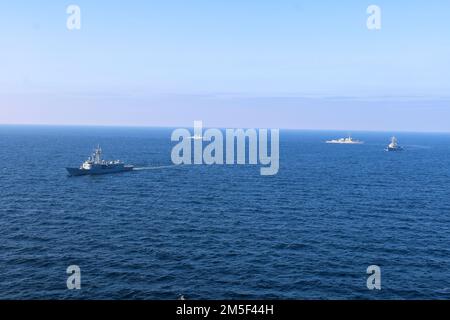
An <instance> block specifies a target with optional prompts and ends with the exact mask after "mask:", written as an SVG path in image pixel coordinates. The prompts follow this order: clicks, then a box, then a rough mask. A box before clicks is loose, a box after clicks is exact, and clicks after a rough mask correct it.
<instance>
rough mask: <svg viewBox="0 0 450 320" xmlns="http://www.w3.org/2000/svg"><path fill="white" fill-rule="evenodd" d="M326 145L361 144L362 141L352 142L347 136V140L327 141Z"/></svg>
mask: <svg viewBox="0 0 450 320" xmlns="http://www.w3.org/2000/svg"><path fill="white" fill-rule="evenodd" d="M326 143H334V144H363V143H364V142H363V141H360V140H353V138H352V137H351V136H350V135H349V136H348V137H347V138H340V139H334V140H328V141H327V142H326Z"/></svg>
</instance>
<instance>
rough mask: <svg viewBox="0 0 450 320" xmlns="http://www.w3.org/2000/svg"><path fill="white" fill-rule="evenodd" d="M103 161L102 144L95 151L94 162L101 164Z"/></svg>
mask: <svg viewBox="0 0 450 320" xmlns="http://www.w3.org/2000/svg"><path fill="white" fill-rule="evenodd" d="M101 162H102V149H100V146H97V149H95V151H94V163H95V164H99V163H101Z"/></svg>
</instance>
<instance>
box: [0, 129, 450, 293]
mask: <svg viewBox="0 0 450 320" xmlns="http://www.w3.org/2000/svg"><path fill="white" fill-rule="evenodd" d="M170 134H171V130H170V129H146V128H96V127H33V126H0V298H1V299H177V298H179V297H180V296H181V295H183V296H185V297H186V298H187V299H201V298H203V299H272V298H273V299H422V298H423V299H444V298H450V241H449V240H450V230H449V227H450V197H449V190H450V171H449V170H450V157H449V155H450V135H445V134H412V133H402V134H398V135H397V137H398V138H399V141H400V143H401V144H402V145H403V146H404V147H405V151H404V152H399V153H387V152H385V151H384V150H383V149H384V148H385V146H386V145H387V144H388V142H389V138H390V134H389V133H367V132H360V133H354V136H355V138H358V139H362V140H365V141H366V144H364V145H327V144H325V143H323V142H324V141H325V140H327V139H330V138H337V137H341V136H343V135H345V133H344V134H343V133H342V132H340V133H339V132H312V131H311V132H310V131H281V143H280V151H281V155H280V171H279V173H278V175H276V176H268V177H264V176H261V175H260V174H259V167H258V166H177V167H174V166H172V163H171V160H170V152H171V148H172V146H173V143H172V142H171V141H170ZM97 144H100V145H101V146H102V148H103V150H104V153H105V157H106V158H111V159H123V160H125V161H126V162H127V163H132V164H135V165H137V166H139V167H141V168H142V170H138V171H135V172H130V173H123V174H115V175H105V176H95V177H89V176H86V177H77V178H73V177H68V176H67V174H66V172H65V170H64V168H65V167H66V166H78V165H79V164H80V163H81V162H82V161H83V160H85V158H86V156H88V155H89V154H90V152H91V151H92V148H93V147H94V146H96V145H97ZM69 265H78V266H80V268H81V275H82V276H81V279H82V289H81V290H79V291H78V290H68V289H67V287H66V280H67V277H68V275H67V274H66V268H67V267H68V266H69ZM369 265H379V266H380V267H381V281H382V283H381V284H382V289H381V290H379V291H378V290H374V291H371V290H368V289H367V287H366V280H367V276H368V275H367V274H366V269H367V267H368V266H369Z"/></svg>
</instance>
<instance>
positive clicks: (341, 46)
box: [0, 0, 450, 131]
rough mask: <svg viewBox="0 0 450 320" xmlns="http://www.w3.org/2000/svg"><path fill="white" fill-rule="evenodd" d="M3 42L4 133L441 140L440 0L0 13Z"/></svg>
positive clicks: (126, 4) (140, 5)
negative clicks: (283, 133) (71, 20)
mask: <svg viewBox="0 0 450 320" xmlns="http://www.w3.org/2000/svg"><path fill="white" fill-rule="evenodd" d="M70 4H77V5H79V6H80V7H81V11H82V12H81V14H82V16H81V21H82V28H81V30H80V31H68V30H67V29H66V19H67V16H68V15H67V14H66V12H65V11H66V7H67V6H68V5H70ZM370 4H376V5H379V6H380V7H381V9H382V29H381V30H380V31H369V30H368V29H367V28H366V19H367V17H368V15H367V13H366V9H367V7H368V5H370ZM0 43H1V46H0V48H1V50H0V70H1V71H0V123H39V124H44V123H48V124H90V125H92V124H99V125H150V126H186V125H192V122H193V120H203V121H204V123H205V125H206V126H225V127H280V128H300V129H302V128H303V129H343V130H358V129H362V130H364V129H367V130H399V131H400V130H412V131H450V1H448V0H429V1H425V0H414V1H413V0H410V1H406V0H397V1H392V0H389V1H387V0H373V1H363V0H341V1H325V0H322V1H294V0H279V1H275V0H272V1H267V0H259V1H256V0H215V1H214V0H164V1H162V0H161V1H149V0H146V1H137V0H129V1H101V0H96V1H87V0H74V1H59V0H40V1H32V2H31V1H29V0H27V1H25V0H15V1H11V2H6V1H3V2H2V4H1V5H0Z"/></svg>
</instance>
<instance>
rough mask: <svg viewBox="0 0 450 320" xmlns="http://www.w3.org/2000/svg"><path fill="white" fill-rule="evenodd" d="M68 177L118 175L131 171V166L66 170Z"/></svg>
mask: <svg viewBox="0 0 450 320" xmlns="http://www.w3.org/2000/svg"><path fill="white" fill-rule="evenodd" d="M66 170H67V172H68V173H69V176H73V177H77V176H88V175H102V174H110V173H120V172H127V171H132V170H133V167H132V166H123V167H115V168H93V169H80V168H66Z"/></svg>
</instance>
